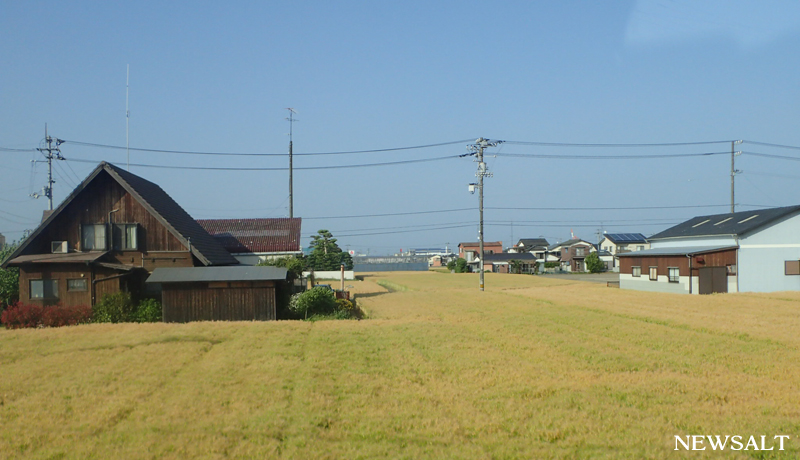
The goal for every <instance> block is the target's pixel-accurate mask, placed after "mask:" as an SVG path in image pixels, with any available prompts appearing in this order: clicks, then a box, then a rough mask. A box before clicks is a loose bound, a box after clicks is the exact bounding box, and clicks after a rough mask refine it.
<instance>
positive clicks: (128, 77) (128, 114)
mask: <svg viewBox="0 0 800 460" xmlns="http://www.w3.org/2000/svg"><path fill="white" fill-rule="evenodd" d="M130 80H131V65H130V64H128V65H127V68H126V72H125V153H126V154H127V155H128V171H130V170H131V150H130V147H131V143H130V135H129V126H130V121H131V111H130V109H129V108H128V92H129V84H130Z"/></svg>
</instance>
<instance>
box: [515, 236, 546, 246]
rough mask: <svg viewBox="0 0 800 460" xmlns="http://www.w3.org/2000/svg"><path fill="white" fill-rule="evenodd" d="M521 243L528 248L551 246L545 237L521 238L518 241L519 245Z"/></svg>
mask: <svg viewBox="0 0 800 460" xmlns="http://www.w3.org/2000/svg"><path fill="white" fill-rule="evenodd" d="M520 243H522V245H523V246H525V247H526V248H536V247H541V248H546V247H548V246H550V243H548V242H547V240H546V239H544V238H522V239H520V240H519V243H517V246H519V244H520Z"/></svg>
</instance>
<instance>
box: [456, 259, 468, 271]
mask: <svg viewBox="0 0 800 460" xmlns="http://www.w3.org/2000/svg"><path fill="white" fill-rule="evenodd" d="M468 271H469V267H468V266H467V259H464V258H462V257H459V258H458V259H457V260H456V273H467V272H468Z"/></svg>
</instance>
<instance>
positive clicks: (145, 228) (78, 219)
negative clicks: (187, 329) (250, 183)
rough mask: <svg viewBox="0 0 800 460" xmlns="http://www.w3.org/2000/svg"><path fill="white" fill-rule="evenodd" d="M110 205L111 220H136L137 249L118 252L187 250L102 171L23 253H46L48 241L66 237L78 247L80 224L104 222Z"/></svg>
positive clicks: (48, 249)
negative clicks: (113, 211)
mask: <svg viewBox="0 0 800 460" xmlns="http://www.w3.org/2000/svg"><path fill="white" fill-rule="evenodd" d="M114 209H119V211H117V212H115V213H113V214H112V215H111V221H112V222H115V223H130V224H132V223H136V224H139V228H138V234H137V239H138V245H139V249H138V250H137V251H126V252H123V253H122V254H127V253H132V252H144V253H148V252H158V251H170V252H181V251H182V252H186V253H187V254H188V248H186V246H184V245H183V244H182V243H181V242H180V241H179V240H178V239H177V238H176V237H175V236H174V235H173V234H172V233H170V231H169V230H168V229H167V228H166V227H165V226H163V225H162V224H161V223H160V222H159V221H158V220H157V219H156V218H155V217H154V216H153V215H152V214H150V213H149V212H148V211H147V210H146V209H145V208H144V206H142V205H141V204H139V202H137V201H136V199H135V198H134V197H133V196H131V195H130V194H128V193H127V192H126V191H125V189H124V188H122V186H121V185H119V184H118V183H117V182H116V181H115V180H114V179H112V178H111V176H109V175H108V173H106V172H104V171H103V172H101V173H100V174H99V175H98V176H97V177H96V178H95V180H93V181H92V182H91V183H90V184H89V185H88V186H87V187H86V188H85V189H84V190H83V191H82V192H81V193H80V194H79V195H78V196H77V197H76V198H75V199H74V200H73V201H72V202H71V203H70V204H69V205H67V207H66V208H65V209H64V211H63V212H61V214H60V215H59V216H58V217H57V218H56V219H55V220H54V221H53V222H52V223H51V224H50V225H49V226H48V227H47V228H46V229H44V231H43V232H42V233H41V234H40V235H39V236H38V237H37V238H36V239H35V240H34V241H32V242H31V244H30V245H29V246H28V248H27V249H26V250H25V252H24V254H47V253H50V251H51V248H50V242H51V241H67V242H68V244H69V250H70V252H72V251H80V250H81V235H80V225H81V224H107V223H108V213H109V212H110V211H112V210H114ZM106 231H108V230H106Z"/></svg>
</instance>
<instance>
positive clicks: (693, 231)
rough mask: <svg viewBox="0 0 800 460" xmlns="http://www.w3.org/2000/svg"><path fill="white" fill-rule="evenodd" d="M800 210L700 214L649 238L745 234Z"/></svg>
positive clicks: (792, 207)
mask: <svg viewBox="0 0 800 460" xmlns="http://www.w3.org/2000/svg"><path fill="white" fill-rule="evenodd" d="M798 212H800V206H786V207H782V208H768V209H756V210H754V211H741V212H736V213H733V214H731V213H728V214H714V215H710V216H698V217H695V218H692V219H689V220H687V221H686V222H683V223H681V224H678V225H676V226H674V227H671V228H668V229H666V230H664V231H663V232H660V233H656V234H655V235H653V236H651V237H650V238H649V239H651V240H656V239H666V238H696V237H703V236H718V235H744V234H745V233H748V232H751V231H753V230H757V229H759V228H761V227H764V226H766V225H768V224H771V223H773V222H775V221H778V220H780V219H782V218H784V217H789V216H791V215H793V214H796V213H798Z"/></svg>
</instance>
